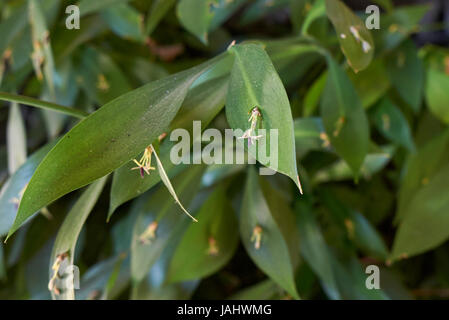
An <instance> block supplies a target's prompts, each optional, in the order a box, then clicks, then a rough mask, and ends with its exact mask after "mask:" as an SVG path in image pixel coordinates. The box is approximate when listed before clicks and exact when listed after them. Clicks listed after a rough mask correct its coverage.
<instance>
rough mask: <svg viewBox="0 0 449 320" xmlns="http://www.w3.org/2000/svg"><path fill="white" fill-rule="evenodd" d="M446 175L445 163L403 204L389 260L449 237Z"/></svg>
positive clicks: (405, 256)
mask: <svg viewBox="0 0 449 320" xmlns="http://www.w3.org/2000/svg"><path fill="white" fill-rule="evenodd" d="M446 163H447V162H446ZM448 179H449V166H448V165H446V166H445V167H444V168H443V169H441V170H440V171H438V172H437V173H436V174H435V176H434V178H433V179H432V180H431V181H430V182H429V183H428V184H426V185H425V186H424V187H422V188H421V189H420V190H419V191H417V192H416V194H415V195H414V196H413V197H412V198H411V199H410V201H409V202H408V203H407V204H406V206H405V207H404V210H406V211H407V215H406V216H404V218H403V219H402V221H401V224H400V225H399V229H398V232H397V234H396V237H395V240H394V245H393V253H392V254H391V259H392V260H397V259H401V258H407V257H411V256H414V255H417V254H420V253H423V252H425V251H428V250H430V249H433V248H435V247H436V246H438V245H440V244H442V243H443V242H444V241H446V240H447V239H448V238H449V216H448V214H447V212H448V211H449V198H448V197H447V194H448V193H449V184H448V183H447V181H448Z"/></svg>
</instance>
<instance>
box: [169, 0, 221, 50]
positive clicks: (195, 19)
mask: <svg viewBox="0 0 449 320" xmlns="http://www.w3.org/2000/svg"><path fill="white" fill-rule="evenodd" d="M214 5H215V1H214V0H181V1H179V3H178V6H177V8H176V13H177V15H178V19H179V21H180V22H181V24H182V25H183V26H184V27H185V28H186V29H187V30H189V31H190V32H191V33H193V34H194V35H195V36H196V37H197V38H198V39H200V40H201V41H202V42H203V43H204V44H207V41H208V40H207V32H208V31H209V27H210V23H211V21H212V18H213V16H214V15H213V10H212V7H213V6H214Z"/></svg>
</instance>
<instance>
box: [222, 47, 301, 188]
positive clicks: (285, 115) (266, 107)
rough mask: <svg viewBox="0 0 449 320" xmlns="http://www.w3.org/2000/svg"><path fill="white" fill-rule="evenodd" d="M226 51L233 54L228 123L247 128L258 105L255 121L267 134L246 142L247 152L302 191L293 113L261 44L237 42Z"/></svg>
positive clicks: (239, 127)
mask: <svg viewBox="0 0 449 320" xmlns="http://www.w3.org/2000/svg"><path fill="white" fill-rule="evenodd" d="M229 51H230V52H231V53H233V54H234V55H235V62H234V66H233V68H232V72H231V80H230V83H229V89H228V96H227V98H226V118H227V119H228V122H229V124H230V126H231V127H232V128H233V129H241V130H242V131H246V130H247V129H248V128H249V127H250V123H249V122H248V118H249V114H251V113H252V110H253V108H255V107H257V108H258V110H259V112H260V114H261V116H260V117H257V118H258V123H257V125H258V126H259V129H260V128H261V129H265V130H266V136H263V137H262V138H261V139H260V140H258V142H256V143H254V144H252V145H251V146H249V147H248V149H249V153H250V154H251V155H252V156H253V157H254V158H256V159H257V160H258V161H259V162H260V163H262V164H263V165H265V166H267V167H269V168H271V169H273V170H275V171H277V172H280V173H282V174H285V175H287V176H289V177H290V178H291V179H292V180H293V181H294V182H295V183H296V185H297V186H298V188H299V190H300V191H301V192H302V190H301V184H300V182H299V176H298V171H297V168H296V155H295V136H294V130H293V119H292V113H291V110H290V103H289V101H288V97H287V93H286V91H285V88H284V86H283V84H282V81H281V79H280V78H279V76H278V74H277V72H276V70H275V69H274V67H273V64H272V63H271V60H270V58H269V57H268V55H267V53H266V52H265V50H264V49H263V47H262V46H261V45H258V44H243V45H236V46H233V47H231V48H230V49H229ZM271 129H275V130H277V133H278V135H277V137H276V136H273V139H276V138H277V139H278V140H277V145H278V148H277V150H273V152H274V154H272V151H271V144H274V143H276V141H275V140H273V141H271V140H272V133H271V132H270V130H271ZM256 131H258V130H256ZM253 134H255V133H253ZM257 147H258V148H257ZM263 148H265V150H264V151H265V152H262V154H263V153H266V154H267V155H268V158H267V159H264V157H263V156H262V157H261V155H260V152H258V151H260V150H258V149H262V150H263ZM273 149H274V148H273ZM273 156H274V157H275V158H277V163H276V161H275V163H271V162H270V158H271V157H273ZM275 158H274V159H275Z"/></svg>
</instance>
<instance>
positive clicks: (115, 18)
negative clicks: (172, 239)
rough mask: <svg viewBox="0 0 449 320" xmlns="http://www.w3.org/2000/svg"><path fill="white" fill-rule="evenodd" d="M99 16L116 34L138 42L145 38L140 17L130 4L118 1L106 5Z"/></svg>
mask: <svg viewBox="0 0 449 320" xmlns="http://www.w3.org/2000/svg"><path fill="white" fill-rule="evenodd" d="M101 16H102V18H103V19H104V20H105V21H106V23H107V24H108V25H109V27H110V28H111V30H112V31H113V32H114V33H115V34H117V35H118V36H120V37H123V38H125V39H132V40H136V41H140V42H143V41H144V40H145V36H144V31H143V26H142V21H141V19H142V17H141V16H140V14H139V12H138V11H137V10H136V9H134V8H133V7H132V6H130V5H128V4H126V3H120V4H117V5H115V6H111V7H108V8H107V9H106V10H104V11H103V12H102V15H101Z"/></svg>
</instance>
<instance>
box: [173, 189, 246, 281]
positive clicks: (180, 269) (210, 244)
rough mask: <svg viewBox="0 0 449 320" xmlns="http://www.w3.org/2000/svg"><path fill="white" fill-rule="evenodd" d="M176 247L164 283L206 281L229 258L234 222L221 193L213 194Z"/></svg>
mask: <svg viewBox="0 0 449 320" xmlns="http://www.w3.org/2000/svg"><path fill="white" fill-rule="evenodd" d="M196 216H197V218H198V220H199V222H198V223H195V224H191V225H190V226H189V228H188V229H187V231H186V232H185V234H184V236H183V238H182V240H181V242H180V243H179V244H178V246H177V248H176V251H175V254H174V256H173V259H172V261H171V264H170V267H169V273H168V281H170V282H179V281H185V280H193V279H200V278H204V277H207V276H208V275H210V274H212V273H214V272H216V271H217V270H219V269H220V268H222V267H223V266H224V265H226V263H227V262H228V261H229V260H230V259H231V258H232V256H233V254H234V252H235V249H236V248H237V244H238V229H237V219H236V217H235V215H234V212H233V210H232V207H231V206H230V204H229V202H228V200H227V197H226V193H225V189H224V188H222V187H219V188H218V189H217V190H215V191H214V192H213V193H212V194H211V195H210V196H209V198H208V199H207V200H206V202H205V203H204V204H203V206H202V207H201V209H200V211H199V212H198V214H197V215H196Z"/></svg>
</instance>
